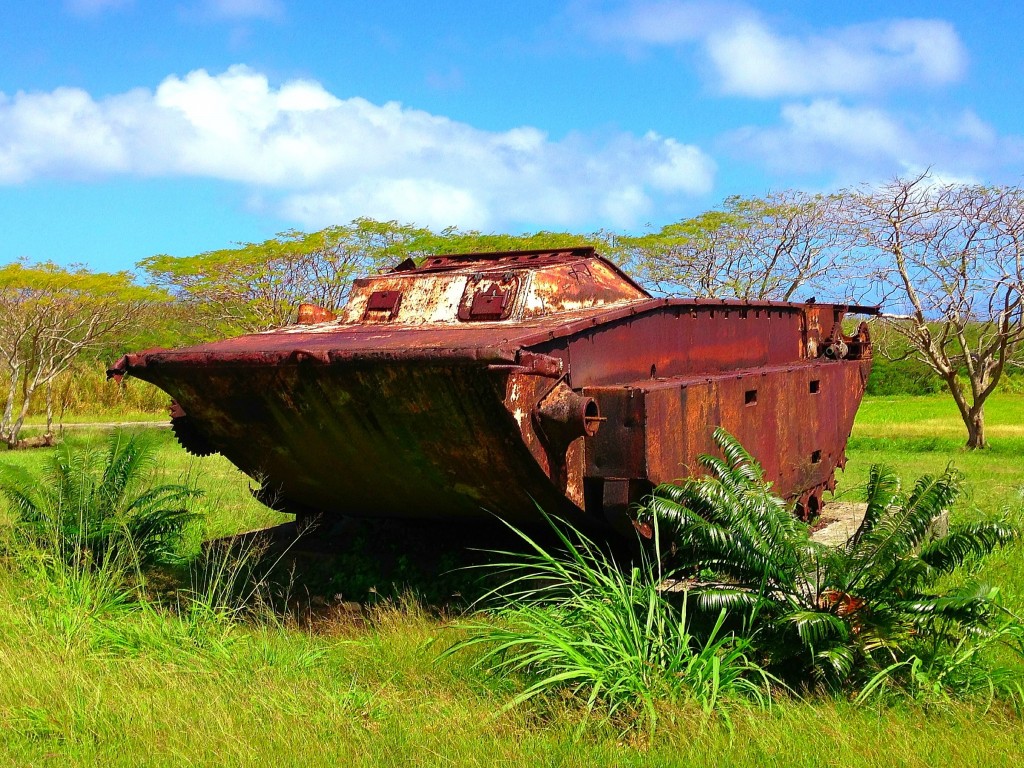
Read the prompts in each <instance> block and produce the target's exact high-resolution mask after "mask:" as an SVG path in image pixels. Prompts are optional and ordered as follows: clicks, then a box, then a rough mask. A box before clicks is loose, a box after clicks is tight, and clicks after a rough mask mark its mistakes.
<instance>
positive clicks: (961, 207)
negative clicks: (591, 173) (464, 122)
mask: <svg viewBox="0 0 1024 768" xmlns="http://www.w3.org/2000/svg"><path fill="white" fill-rule="evenodd" d="M584 244H586V245H595V246H597V248H598V250H599V251H601V252H602V253H603V254H604V255H605V256H608V257H609V258H611V259H612V260H613V261H616V262H617V263H619V264H620V265H621V266H622V267H623V268H624V269H625V270H626V271H627V272H628V273H629V274H631V275H632V276H633V277H634V278H636V279H637V280H638V282H640V283H641V284H643V285H645V286H646V287H647V288H648V289H649V290H651V291H652V292H654V293H657V294H674V295H687V296H698V297H721V298H745V299H774V300H782V301H803V300H806V299H809V298H811V297H815V298H817V299H818V300H821V301H839V302H849V303H856V304H879V305H881V306H882V308H883V311H884V314H883V316H882V317H881V318H879V319H878V320H877V321H875V322H874V323H873V327H874V332H875V337H876V340H877V349H878V351H879V352H880V353H881V355H882V356H883V357H887V358H890V359H905V360H908V361H912V362H913V364H914V365H915V366H917V368H918V369H919V370H925V371H928V372H930V374H931V375H932V376H934V377H935V378H936V379H937V380H938V381H940V382H941V383H942V386H943V387H944V388H945V389H946V390H947V391H948V392H949V394H950V396H951V397H952V399H953V401H954V402H955V403H956V406H957V409H958V412H959V413H960V416H961V418H962V419H963V422H964V426H965V429H966V431H967V438H968V439H967V445H968V447H970V448H982V447H984V446H985V445H986V444H987V440H986V435H985V419H984V408H985V402H986V401H987V399H988V398H989V397H990V396H991V394H992V392H993V391H995V389H996V387H997V386H998V385H999V383H1000V381H1001V380H1002V379H1003V378H1004V376H1005V374H1006V372H1007V370H1008V369H1009V368H1011V367H1012V366H1017V365H1019V364H1020V362H1021V356H1022V354H1021V353H1022V348H1021V345H1022V341H1024V317H1022V297H1024V190H1022V189H1021V188H1019V187H1014V186H984V185H972V184H947V183H943V182H941V181H940V180H937V179H935V178H933V177H931V176H930V175H929V174H927V173H925V174H920V175H917V176H914V177H910V178H897V179H894V180H892V181H890V182H888V183H887V184H883V185H878V186H872V187H862V188H858V189H848V190H842V191H839V192H835V193H831V194H812V193H807V192H801V191H794V190H788V191H782V192H772V193H769V194H767V195H765V196H763V197H730V198H727V199H726V200H725V201H724V202H723V204H722V205H721V206H719V207H718V208H717V209H715V210H712V211H707V212H705V213H702V214H700V215H698V216H696V217H693V218H690V219H685V220H681V221H678V222H674V223H671V224H668V225H666V226H664V227H661V228H660V229H658V230H651V231H648V232H646V233H644V234H641V235H629V234H623V233H616V232H610V231H598V232H593V233H588V234H578V233H569V232H536V233H527V234H520V235H515V234H493V233H482V232H478V231H472V230H469V231H467V230H460V229H457V228H454V227H453V228H448V229H444V230H441V231H433V230H430V229H428V228H424V227H418V226H415V225H411V224H403V223H399V222H396V221H387V222H381V221H375V220H372V219H357V220H355V221H352V222H350V223H349V224H345V225H339V226H332V227H327V228H326V229H323V230H320V231H318V232H313V233H305V232H299V231H289V232H284V233H281V234H280V235H278V236H277V237H275V238H272V239H270V240H266V241H264V242H262V243H245V244H240V245H238V246H237V247H234V248H227V249H221V250H216V251H209V252H205V253H200V254H196V255H193V256H186V257H175V256H169V255H156V256H151V257H149V258H146V259H143V260H142V261H141V262H139V264H138V265H137V269H138V272H137V275H132V274H129V273H115V274H104V273H95V272H90V271H88V270H86V269H84V268H81V267H76V268H72V269H64V268H61V267H58V266H56V265H54V264H50V263H45V264H28V263H25V262H16V263H13V264H9V265H7V266H4V267H0V318H2V320H3V322H2V323H0V364H2V365H3V366H4V370H3V372H2V373H0V380H2V381H3V382H4V383H5V384H6V390H5V391H4V392H3V393H0V397H4V398H5V400H4V401H3V403H4V408H3V412H2V415H0V440H3V441H4V442H6V443H7V444H8V445H14V444H16V442H17V440H18V433H19V432H20V430H21V426H22V424H23V423H24V418H25V414H26V413H27V412H28V408H29V403H30V402H31V400H32V398H33V397H34V396H35V395H36V394H37V392H39V391H44V392H48V391H49V389H48V385H49V384H50V383H51V382H52V381H53V379H54V378H55V377H56V376H57V375H58V374H59V373H60V372H61V371H63V370H66V369H67V367H68V366H69V365H71V364H72V363H73V362H74V361H75V360H76V359H79V358H80V357H82V356H83V355H92V356H94V357H104V356H106V357H107V358H108V359H109V358H110V357H113V356H115V355H116V354H118V353H120V352H121V351H123V350H125V349H128V348H132V347H138V346H179V345H181V344H184V343H190V342H196V341H203V340H207V339H211V338H216V337H220V336H224V335H230V334H238V333H245V332H253V331H262V330H267V329H269V328H274V327H278V326H281V325H284V324H286V323H288V322H291V321H292V320H293V319H294V315H295V311H296V308H297V307H298V305H299V304H300V303H303V302H312V303H315V304H319V305H320V306H324V307H327V308H338V307H340V306H342V305H343V304H344V303H345V300H346V297H347V294H348V289H349V287H350V286H351V284H352V281H353V280H354V279H356V278H358V277H360V276H363V275H366V274H372V273H374V272H376V271H379V270H381V269H386V268H388V267H391V266H394V265H396V264H398V263H399V262H401V261H404V260H405V259H408V258H412V259H420V258H423V257H425V256H427V255H430V254H439V253H464V252H476V251H495V250H518V249H533V248H556V247H567V246H578V245H584Z"/></svg>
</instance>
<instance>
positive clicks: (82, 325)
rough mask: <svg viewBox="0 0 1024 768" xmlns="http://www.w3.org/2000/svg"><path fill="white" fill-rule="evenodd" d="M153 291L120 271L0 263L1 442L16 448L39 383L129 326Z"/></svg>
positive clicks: (46, 383)
mask: <svg viewBox="0 0 1024 768" xmlns="http://www.w3.org/2000/svg"><path fill="white" fill-rule="evenodd" d="M158 296H159V294H158V293H157V292H155V291H152V290H149V289H144V288H139V287H138V286H136V285H135V284H134V283H133V281H132V279H131V276H130V275H128V274H127V273H123V272H122V273H116V274H102V273H93V272H89V271H87V270H84V269H73V270H67V269H63V268H61V267H59V266H57V265H56V264H51V263H45V264H35V265H27V264H24V263H17V262H16V263H13V264H8V265H7V266H5V267H2V268H0V319H2V321H0V363H2V364H3V365H4V369H5V370H4V372H3V373H4V378H5V379H6V380H7V393H6V398H5V400H4V407H3V413H2V414H0V440H2V441H3V442H5V443H6V444H7V445H8V446H9V447H13V446H15V445H17V443H18V437H19V435H20V433H21V430H22V427H23V426H24V423H25V417H26V415H27V414H28V411H29V407H30V405H31V402H32V398H33V396H34V395H35V393H36V392H37V391H38V390H39V388H40V387H46V388H48V387H49V384H50V383H51V382H52V381H53V380H54V378H56V377H57V376H58V375H59V374H60V373H62V372H63V371H64V370H66V369H67V368H68V367H69V366H70V365H71V364H72V362H74V360H75V359H76V358H77V357H79V356H80V355H81V354H83V353H84V352H85V351H87V350H90V349H94V348H97V347H98V346H99V345H100V344H102V343H103V342H104V341H105V339H106V338H107V337H109V336H110V335H111V334H112V333H114V332H116V331H119V330H121V329H123V328H125V327H126V326H128V325H130V324H131V323H132V322H133V321H134V320H135V318H136V317H138V314H139V312H140V311H141V310H142V308H143V307H144V306H145V305H146V304H147V303H148V302H151V301H153V300H154V299H156V298H158ZM48 410H49V409H48Z"/></svg>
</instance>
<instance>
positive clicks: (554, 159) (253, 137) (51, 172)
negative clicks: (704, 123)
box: [0, 66, 715, 227]
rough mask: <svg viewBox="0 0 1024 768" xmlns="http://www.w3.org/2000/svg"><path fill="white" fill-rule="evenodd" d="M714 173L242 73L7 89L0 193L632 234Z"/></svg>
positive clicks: (681, 160)
mask: <svg viewBox="0 0 1024 768" xmlns="http://www.w3.org/2000/svg"><path fill="white" fill-rule="evenodd" d="M714 173H715V166H714V163H713V162H712V161H711V159H710V158H709V157H708V156H707V155H706V154H704V153H703V152H702V151H701V150H699V149H698V148H696V147H694V146H690V145H686V144H682V143H680V142H679V141H677V140H676V139H672V138H664V137H661V136H659V135H657V134H654V133H648V134H646V135H644V136H639V137H638V136H635V135H632V134H618V135H615V136H612V137H611V138H606V139H605V140H603V141H600V142H598V141H597V140H595V139H593V138H589V137H586V136H582V135H572V136H569V137H566V138H565V139H562V140H557V141H556V140H552V139H550V138H549V137H548V136H546V135H545V134H544V133H543V132H542V131H539V130H538V129H536V128H532V127H529V126H525V127H520V128H515V129H512V130H508V131H501V132H495V131H483V130H479V129H477V128H474V127H472V126H470V125H467V124H466V123H460V122H456V121H453V120H450V119H448V118H446V117H443V116H438V115H433V114H430V113H427V112H423V111H420V110H415V109H410V108H407V107H403V106H402V105H400V104H398V103H395V102H390V103H387V104H383V105H378V104H372V103H370V102H368V101H366V100H364V99H361V98H349V99H341V98H338V97H336V96H334V95H333V94H331V93H329V92H327V91H326V90H325V89H324V88H323V86H321V85H320V84H319V83H316V82H312V81H305V80H294V81H290V82H286V83H284V84H283V85H281V86H280V87H277V88H274V87H271V85H270V83H269V82H268V80H267V78H266V77H265V76H264V75H262V74H260V73H258V72H255V71H253V70H251V69H248V68H246V67H242V66H236V67H232V68H231V69H229V70H228V71H227V72H224V73H222V74H220V75H211V74H209V73H207V72H206V71H204V70H197V71H195V72H191V73H189V74H188V75H186V76H184V77H176V76H172V77H168V78H167V79H166V80H164V81H163V82H162V83H161V84H160V86H159V87H158V88H157V89H156V90H155V91H149V90H145V89H137V90H134V91H129V92H127V93H123V94H118V95H115V96H112V97H108V98H104V99H100V100H96V99H93V98H92V97H91V96H90V95H89V94H88V93H86V92H85V91H82V90H79V89H74V88H59V89H57V90H54V91H52V92H48V93H18V94H16V95H14V96H13V97H6V96H3V95H2V94H0V183H7V184H12V183H21V182H27V181H31V180H33V179H36V178H40V177H51V178H52V177H57V178H76V179H90V178H96V177H104V176H109V175H112V174H125V175H133V176H164V177H166V176H186V177H187V176H195V177H205V178H215V179H225V180H231V181H236V182H240V183H242V184H245V185H247V186H249V187H250V188H251V190H252V192H253V196H254V197H258V198H260V199H262V200H264V201H269V202H267V203H265V204H266V205H269V206H271V207H273V208H275V209H276V210H277V211H279V212H281V213H283V214H284V215H287V216H289V217H291V218H293V219H295V220H296V221H298V222H299V223H301V224H303V225H304V226H319V225H324V224H328V223H334V222H337V221H342V220H348V219H351V218H353V217H356V216H363V215H368V216H375V217H380V218H397V219H402V220H407V221H416V222H420V223H423V224H433V225H449V224H458V225H462V226H474V227H492V226H499V225H507V224H513V223H529V224H542V225H545V226H573V225H579V224H584V223H602V224H608V225H609V226H629V225H633V224H636V223H638V222H639V221H641V220H642V219H643V218H644V217H646V216H648V215H649V214H650V213H651V212H652V211H653V210H654V209H656V208H657V206H658V205H659V204H661V203H664V202H666V201H671V200H673V199H676V198H678V197H680V196H687V195H699V194H704V193H706V192H708V191H709V190H710V188H711V184H712V180H713V177H714Z"/></svg>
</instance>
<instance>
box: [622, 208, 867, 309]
mask: <svg viewBox="0 0 1024 768" xmlns="http://www.w3.org/2000/svg"><path fill="white" fill-rule="evenodd" d="M844 204H845V200H844V198H843V197H842V196H840V195H811V194H806V193H803V192H798V191H785V192H775V193H772V194H770V195H768V196H767V197H765V198H742V197H731V198H728V199H727V200H726V201H725V205H724V207H723V210H720V211H709V212H707V213H703V214H701V215H700V216H697V217H696V218H693V219H687V220H684V221H680V222H677V223H675V224H669V225H668V226H666V227H663V228H662V229H661V230H660V231H658V232H655V233H651V234H648V235H644V236H642V237H632V238H631V237H625V238H620V240H619V245H620V247H621V248H622V249H623V250H624V251H625V252H626V254H627V256H628V262H629V266H630V268H631V269H632V270H633V271H634V273H635V274H636V275H637V276H638V278H639V279H640V280H641V281H642V282H644V283H646V284H647V285H649V286H650V287H652V288H653V289H655V290H658V291H662V292H671V293H683V294H686V295H691V296H697V297H708V296H716V297H722V298H725V297H736V298H744V299H777V300H781V301H790V300H794V299H795V298H797V294H798V293H800V294H806V295H805V296H803V297H804V298H807V297H808V296H810V295H812V294H816V295H818V296H827V297H831V298H838V299H844V298H846V297H847V296H848V295H849V294H848V293H846V290H847V286H848V283H849V280H850V279H851V277H852V276H853V275H855V274H856V273H857V270H856V269H854V268H853V267H854V265H853V264H851V258H852V255H853V252H852V251H851V249H850V247H849V245H850V243H851V242H852V232H851V231H850V229H849V228H848V227H847V226H845V224H846V221H847V217H846V216H844V215H842V213H841V212H842V210H843V208H844Z"/></svg>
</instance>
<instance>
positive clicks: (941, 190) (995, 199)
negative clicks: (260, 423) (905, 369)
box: [849, 173, 1024, 448]
mask: <svg viewBox="0 0 1024 768" xmlns="http://www.w3.org/2000/svg"><path fill="white" fill-rule="evenodd" d="M849 197H850V201H851V213H852V215H853V216H852V218H853V221H854V222H855V224H856V226H857V229H858V231H859V233H860V234H859V237H860V245H861V246H862V247H863V248H864V249H865V250H866V252H867V253H868V254H869V255H870V256H871V257H872V261H873V262H874V264H875V275H874V276H875V279H876V281H877V283H876V284H877V291H878V298H879V299H880V300H881V302H882V303H883V304H884V306H885V307H886V310H887V315H886V317H884V318H883V322H885V323H887V324H888V325H889V326H890V328H891V329H892V330H893V331H894V332H896V333H898V334H899V335H900V336H902V337H903V338H904V339H905V340H906V342H907V344H908V345H909V348H910V349H911V350H912V353H913V354H914V355H915V356H916V357H917V358H919V359H920V360H921V361H923V362H924V363H926V364H927V365H928V366H929V367H930V368H931V369H932V370H934V371H935V372H936V373H937V374H938V375H939V376H940V377H941V378H942V380H943V381H944V382H945V384H946V386H947V387H948V389H949V391H950V393H951V394H952V396H953V400H954V401H955V402H956V405H957V409H958V410H959V412H960V416H961V418H962V419H963V422H964V424H965V426H966V427H967V434H968V439H967V446H968V447H969V448H983V447H985V445H986V437H985V402H986V401H987V400H988V398H989V396H990V395H991V394H992V392H993V391H994V390H995V388H996V385H997V384H998V383H999V379H1000V377H1001V376H1002V374H1003V372H1004V371H1005V369H1006V366H1007V365H1008V364H1010V362H1011V360H1013V359H1014V356H1015V355H1017V354H1018V352H1019V351H1020V349H1021V343H1022V341H1024V316H1022V295H1024V265H1022V258H1024V192H1022V191H1021V190H1020V189H1018V188H1016V187H985V186H977V185H963V184H938V183H936V182H935V181H934V180H933V179H932V178H931V177H930V175H929V174H927V173H924V174H921V175H918V176H915V177H913V178H909V179H895V180H893V181H892V182H890V183H888V184H886V185H884V186H882V187H878V188H873V189H865V190H861V191H859V192H854V193H851V194H850V196H849Z"/></svg>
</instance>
